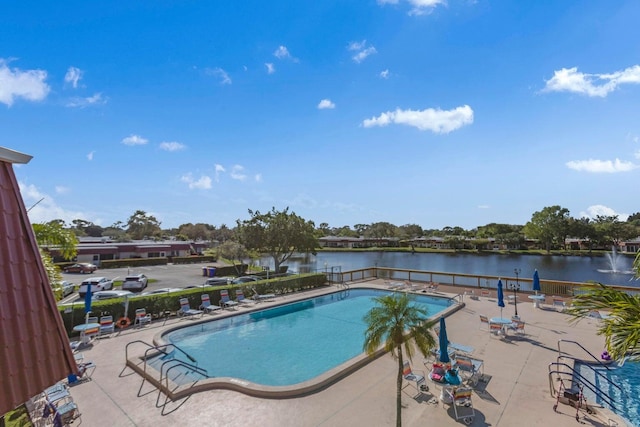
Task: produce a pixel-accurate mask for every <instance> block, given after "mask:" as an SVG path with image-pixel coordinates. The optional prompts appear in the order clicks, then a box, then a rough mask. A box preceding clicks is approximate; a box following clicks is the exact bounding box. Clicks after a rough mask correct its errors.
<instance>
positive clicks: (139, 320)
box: [133, 308, 151, 328]
mask: <svg viewBox="0 0 640 427" xmlns="http://www.w3.org/2000/svg"><path fill="white" fill-rule="evenodd" d="M147 323H151V314H149V313H147V309H146V308H137V309H136V318H135V319H134V320H133V326H138V327H139V328H141V327H143V326H144V325H146V324H147Z"/></svg>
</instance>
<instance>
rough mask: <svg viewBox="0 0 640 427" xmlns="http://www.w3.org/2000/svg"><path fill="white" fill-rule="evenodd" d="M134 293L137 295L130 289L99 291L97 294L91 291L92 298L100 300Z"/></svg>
mask: <svg viewBox="0 0 640 427" xmlns="http://www.w3.org/2000/svg"><path fill="white" fill-rule="evenodd" d="M132 295H135V294H134V293H133V292H129V291H119V290H113V291H98V292H96V293H95V294H94V293H93V292H92V293H91V299H92V300H94V301H100V300H103V299H111V298H122V297H126V296H132Z"/></svg>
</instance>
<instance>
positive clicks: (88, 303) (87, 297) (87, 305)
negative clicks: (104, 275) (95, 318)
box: [84, 283, 91, 323]
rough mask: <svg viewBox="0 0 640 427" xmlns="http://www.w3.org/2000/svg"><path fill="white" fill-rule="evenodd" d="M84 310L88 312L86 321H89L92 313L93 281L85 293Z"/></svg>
mask: <svg viewBox="0 0 640 427" xmlns="http://www.w3.org/2000/svg"><path fill="white" fill-rule="evenodd" d="M84 312H85V313H86V316H85V323H87V322H88V320H89V313H91V283H89V284H88V285H87V293H86V294H84Z"/></svg>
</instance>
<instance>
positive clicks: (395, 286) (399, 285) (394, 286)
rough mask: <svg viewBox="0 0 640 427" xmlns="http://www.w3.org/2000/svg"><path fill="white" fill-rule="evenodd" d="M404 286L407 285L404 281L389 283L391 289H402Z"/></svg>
mask: <svg viewBox="0 0 640 427" xmlns="http://www.w3.org/2000/svg"><path fill="white" fill-rule="evenodd" d="M404 286H405V284H404V282H391V283H390V284H389V289H392V290H400V289H402V288H404Z"/></svg>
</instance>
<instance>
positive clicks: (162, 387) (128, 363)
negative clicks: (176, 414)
mask: <svg viewBox="0 0 640 427" xmlns="http://www.w3.org/2000/svg"><path fill="white" fill-rule="evenodd" d="M134 344H141V345H142V346H143V347H146V349H145V351H144V354H143V355H142V356H139V357H130V355H129V351H130V350H129V347H130V346H131V345H134ZM174 352H178V353H180V354H182V355H184V357H186V358H187V359H189V361H190V362H191V363H190V362H186V361H184V360H181V359H178V358H176V357H170V358H169V359H167V360H165V361H163V362H162V364H161V365H160V369H159V373H160V376H159V377H158V376H157V371H156V370H147V361H148V360H149V359H151V358H153V357H154V356H158V355H161V354H162V355H164V356H171V355H172V353H174ZM140 365H142V366H140ZM127 368H131V369H132V370H133V371H134V372H136V373H138V374H139V375H140V376H141V377H142V383H141V384H140V388H139V389H138V397H140V396H142V395H143V393H142V388H143V386H144V384H145V382H149V383H151V384H152V385H153V386H154V387H155V388H156V389H158V397H157V398H156V407H163V408H164V407H166V404H167V402H168V401H169V400H176V399H175V398H176V397H178V396H177V395H176V393H175V392H176V390H177V389H178V388H179V387H180V385H178V386H176V387H173V388H172V384H170V383H169V380H172V382H173V381H175V380H177V379H178V378H180V377H182V378H183V379H184V378H188V377H192V378H193V376H195V377H196V378H195V379H193V382H192V383H191V384H190V385H189V387H193V386H194V385H195V384H196V383H197V382H198V381H199V379H204V378H209V375H208V373H207V370H206V369H204V368H201V367H199V366H198V362H197V360H196V359H195V358H194V357H193V356H191V355H190V354H188V353H187V352H185V351H184V350H182V349H181V348H180V347H178V346H177V345H175V344H163V345H158V346H153V345H151V344H149V343H147V342H145V341H142V340H135V341H131V342H129V343H128V344H127V345H126V347H125V367H124V368H123V369H122V371H121V372H120V376H123V373H124V371H125V370H126V369H127ZM178 368H179V369H181V370H182V371H181V372H180V373H178V375H176V376H174V377H171V376H170V375H169V374H170V372H172V371H173V370H174V369H178ZM154 373H156V375H154ZM161 394H164V395H165V399H164V403H163V404H162V405H160V395H161Z"/></svg>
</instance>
